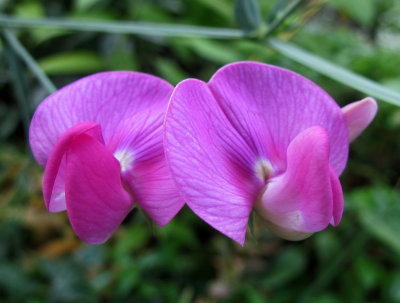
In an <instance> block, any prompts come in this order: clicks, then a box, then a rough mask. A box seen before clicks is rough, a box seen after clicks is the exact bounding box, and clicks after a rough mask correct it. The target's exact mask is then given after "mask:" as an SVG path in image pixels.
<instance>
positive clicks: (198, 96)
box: [164, 79, 263, 244]
mask: <svg viewBox="0 0 400 303" xmlns="http://www.w3.org/2000/svg"><path fill="white" fill-rule="evenodd" d="M164 131H165V133H164V146H165V153H166V157H167V160H168V162H169V165H170V169H171V171H172V174H173V177H174V179H175V181H176V183H177V185H178V188H179V189H180V192H181V194H182V196H183V197H184V200H185V202H186V203H187V204H188V206H189V207H190V208H191V209H192V210H193V211H194V212H195V213H196V214H197V215H198V216H199V217H200V218H202V219H203V220H204V221H206V222H207V223H209V224H210V225H211V226H213V227H214V228H215V229H217V230H219V231H220V232H222V233H224V234H225V235H227V236H228V237H230V238H232V239H234V240H235V241H237V242H239V243H241V244H243V243H244V238H245V233H246V226H247V221H248V218H249V215H250V212H251V209H252V206H253V203H254V201H255V199H256V197H257V195H258V193H259V192H260V190H261V188H262V186H263V184H262V183H261V182H260V181H259V180H258V179H257V178H256V177H255V175H254V171H253V169H252V168H253V166H254V164H255V163H256V161H257V157H256V155H255V153H254V152H253V151H252V150H251V149H250V148H249V147H248V146H247V144H246V143H245V141H244V140H243V138H242V137H241V136H240V135H239V134H238V132H237V131H236V130H235V129H234V128H233V127H232V125H231V123H230V122H229V121H228V119H227V118H226V116H225V115H224V113H223V111H222V110H221V108H220V107H219V106H218V103H217V102H216V100H215V98H214V96H213V94H212V93H211V91H210V90H209V88H208V86H207V84H206V83H204V82H201V81H198V80H194V79H188V80H185V81H183V82H181V83H180V84H178V85H177V87H176V88H175V90H174V93H173V95H172V97H171V101H170V105H169V109H168V112H167V116H166V121H165V126H164Z"/></svg>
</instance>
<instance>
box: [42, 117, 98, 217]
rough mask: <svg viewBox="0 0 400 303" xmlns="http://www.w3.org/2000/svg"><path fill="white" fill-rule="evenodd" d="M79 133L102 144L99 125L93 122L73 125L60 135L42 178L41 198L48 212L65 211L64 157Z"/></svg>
mask: <svg viewBox="0 0 400 303" xmlns="http://www.w3.org/2000/svg"><path fill="white" fill-rule="evenodd" d="M81 133H86V134H88V135H91V136H93V137H95V138H96V139H97V140H99V141H100V142H103V138H102V136H101V129H100V125H99V124H97V123H93V122H84V123H80V124H78V125H75V126H73V127H71V128H70V129H68V130H67V131H66V132H65V133H63V134H62V135H61V137H60V138H59V139H58V141H57V142H56V144H55V145H54V148H53V150H52V151H51V153H50V156H49V159H48V161H47V164H46V168H45V171H44V176H43V196H44V201H45V204H46V207H47V209H48V210H49V211H50V212H58V211H63V210H65V209H66V206H65V156H64V155H65V152H66V151H67V149H68V146H69V145H70V144H71V142H72V140H73V139H74V138H75V136H77V135H79V134H81Z"/></svg>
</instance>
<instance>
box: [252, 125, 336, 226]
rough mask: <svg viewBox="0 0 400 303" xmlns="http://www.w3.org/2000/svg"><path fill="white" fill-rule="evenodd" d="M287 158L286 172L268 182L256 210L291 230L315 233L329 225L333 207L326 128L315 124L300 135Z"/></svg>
mask: <svg viewBox="0 0 400 303" xmlns="http://www.w3.org/2000/svg"><path fill="white" fill-rule="evenodd" d="M287 161H288V163H287V170H286V172H285V173H284V174H282V175H281V176H278V177H275V178H273V179H271V181H270V183H268V185H267V190H266V191H265V192H264V194H263V195H262V197H261V199H260V200H259V201H258V203H257V211H258V212H259V214H260V215H261V216H263V217H264V218H265V219H266V220H268V221H270V222H272V223H273V224H275V225H278V226H280V227H282V228H285V229H287V230H291V231H297V232H302V233H313V232H317V231H320V230H322V229H324V228H326V227H327V226H328V225H329V222H330V220H331V218H332V211H333V201H332V200H333V199H332V188H331V181H330V176H331V174H330V166H329V137H328V134H327V133H326V131H325V130H324V129H323V128H322V127H319V126H314V127H311V128H309V129H307V130H305V131H303V132H301V133H300V134H299V135H297V136H296V138H295V139H294V140H293V141H292V142H291V143H290V145H289V147H288V150H287ZM335 193H336V191H335Z"/></svg>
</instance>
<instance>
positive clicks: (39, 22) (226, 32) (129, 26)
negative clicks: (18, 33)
mask: <svg viewBox="0 0 400 303" xmlns="http://www.w3.org/2000/svg"><path fill="white" fill-rule="evenodd" d="M0 26H2V27H8V28H10V27H13V28H30V27H37V28H38V27H41V28H61V29H68V30H76V31H85V32H104V33H120V34H138V35H147V36H170V37H202V38H215V39H234V38H243V37H246V36H247V34H246V33H245V32H244V31H242V30H238V29H230V28H214V27H204V26H190V25H177V24H172V25H171V24H161V23H160V24H155V23H142V22H116V21H114V22H110V21H96V22H95V21H76V20H63V19H55V18H54V19H52V18H47V19H21V18H15V17H11V16H7V15H0Z"/></svg>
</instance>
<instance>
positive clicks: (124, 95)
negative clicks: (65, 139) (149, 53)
mask: <svg viewBox="0 0 400 303" xmlns="http://www.w3.org/2000/svg"><path fill="white" fill-rule="evenodd" d="M172 90H173V87H172V85H170V84H169V83H167V82H166V81H164V80H162V79H160V78H157V77H154V76H151V75H147V74H142V73H136V72H105V73H99V74H95V75H91V76H88V77H85V78H83V79H80V80H78V81H75V82H73V83H71V84H70V85H68V86H66V87H64V88H62V89H61V90H59V91H57V92H55V93H54V94H52V95H50V96H49V97H47V98H46V99H45V100H44V101H43V102H42V103H41V104H40V105H39V106H38V108H37V109H36V111H35V114H34V116H33V118H32V122H31V126H30V129H29V142H30V145H31V148H32V151H33V154H34V156H35V158H36V160H37V161H38V162H39V164H40V165H42V166H45V165H46V162H47V159H48V157H49V155H50V152H51V151H52V149H53V146H54V145H55V144H56V142H57V140H58V139H59V138H60V136H61V135H62V134H63V133H64V132H65V131H66V130H67V129H69V128H71V127H72V126H74V125H77V124H79V123H82V122H88V121H92V122H97V123H99V124H100V125H101V129H102V133H103V138H104V141H105V143H106V145H107V146H108V145H109V144H108V143H109V142H110V141H113V140H114V136H115V135H116V136H118V135H119V134H116V132H115V130H116V129H117V128H118V127H119V124H120V123H121V122H122V121H124V120H126V119H128V118H131V117H132V116H133V115H135V114H137V113H139V112H142V111H146V112H149V111H151V112H157V113H165V110H166V106H167V103H168V100H169V97H170V95H171V93H172Z"/></svg>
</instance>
